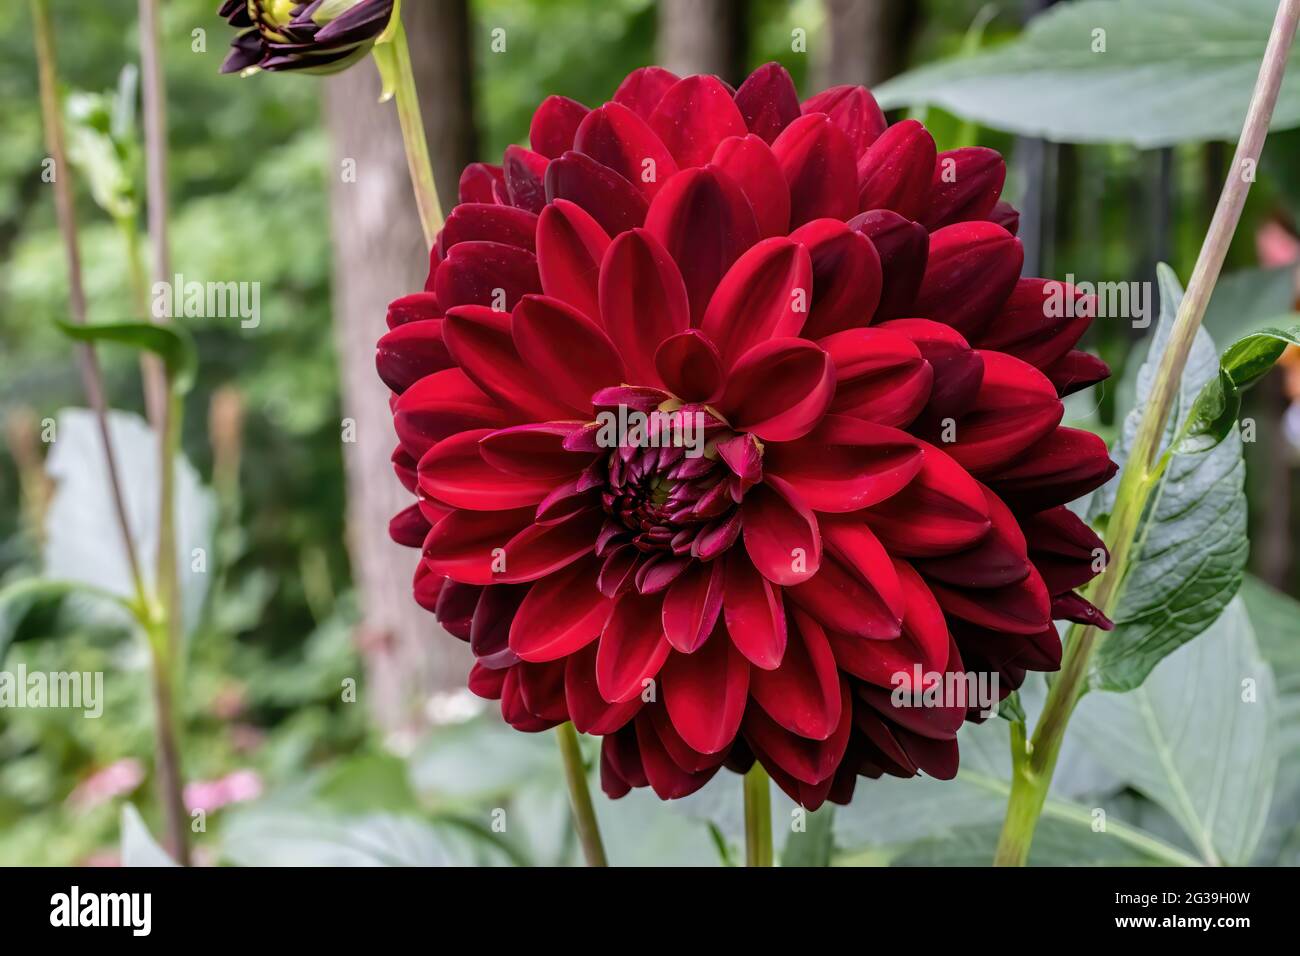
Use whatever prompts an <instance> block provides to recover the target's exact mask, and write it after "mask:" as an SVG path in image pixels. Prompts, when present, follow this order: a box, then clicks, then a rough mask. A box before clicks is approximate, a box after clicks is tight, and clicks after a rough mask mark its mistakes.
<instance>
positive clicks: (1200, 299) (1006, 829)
mask: <svg viewBox="0 0 1300 956" xmlns="http://www.w3.org/2000/svg"><path fill="white" fill-rule="evenodd" d="M1297 22H1300V0H1282V2H1281V3H1280V4H1279V5H1278V10H1277V16H1276V18H1275V19H1274V21H1273V29H1272V32H1271V34H1270V36H1269V41H1268V46H1267V48H1266V49H1265V52H1264V59H1263V62H1262V63H1261V64H1260V71H1259V77H1258V79H1257V80H1256V82H1255V90H1254V93H1253V95H1252V96H1251V100H1250V106H1249V108H1248V109H1247V111H1246V121H1245V123H1244V125H1243V127H1242V131H1241V136H1240V138H1239V140H1238V143H1237V150H1236V154H1235V155H1234V157H1233V161H1232V166H1231V168H1230V171H1229V174H1228V178H1227V180H1226V182H1225V183H1224V185H1223V191H1222V193H1221V194H1220V196H1219V202H1218V205H1217V206H1216V208H1215V211H1214V217H1213V219H1212V220H1211V222H1210V228H1209V231H1208V232H1207V233H1206V236H1205V240H1204V241H1203V242H1202V244H1201V250H1200V253H1199V254H1198V256H1197V258H1196V266H1195V267H1194V269H1193V270H1192V276H1191V280H1190V281H1189V282H1188V284H1187V291H1186V294H1185V295H1184V297H1183V300H1182V304H1181V305H1180V307H1179V310H1178V315H1177V317H1176V318H1175V320H1174V325H1173V328H1172V330H1171V332H1170V338H1169V344H1168V346H1167V347H1166V349H1165V351H1164V354H1163V355H1162V356H1161V359H1160V364H1159V366H1158V368H1157V371H1156V377H1155V384H1154V387H1153V388H1152V392H1151V398H1150V401H1149V402H1148V403H1147V406H1146V409H1145V411H1144V413H1143V416H1142V419H1141V422H1140V423H1139V426H1138V431H1137V435H1136V437H1135V438H1134V442H1133V447H1132V451H1131V454H1130V456H1129V459H1128V462H1127V463H1126V465H1125V467H1124V471H1123V473H1122V474H1121V476H1120V483H1119V488H1118V490H1117V492H1116V497H1115V507H1114V509H1113V511H1112V514H1111V518H1110V522H1109V526H1108V534H1107V537H1108V539H1109V540H1108V541H1107V544H1108V546H1109V549H1110V555H1111V556H1110V561H1109V563H1108V564H1107V566H1106V568H1105V570H1104V571H1103V572H1102V574H1101V575H1100V576H1098V577H1097V578H1096V580H1095V581H1094V582H1093V586H1092V588H1091V589H1090V592H1089V594H1088V598H1089V600H1091V601H1092V602H1093V604H1095V605H1096V606H1097V607H1098V608H1100V609H1101V611H1102V612H1103V613H1104V614H1106V615H1107V616H1113V615H1114V613H1115V611H1116V608H1117V607H1118V605H1119V600H1120V598H1121V596H1122V594H1123V586H1124V578H1125V575H1126V574H1127V572H1128V569H1129V566H1130V564H1131V562H1132V559H1133V554H1134V548H1135V546H1136V543H1137V537H1138V534H1139V532H1140V530H1141V525H1142V517H1143V515H1144V514H1145V512H1146V509H1147V505H1148V503H1149V502H1150V499H1151V495H1152V492H1153V491H1154V490H1155V489H1156V487H1157V485H1158V484H1159V481H1160V477H1161V475H1162V474H1163V472H1164V466H1165V464H1166V463H1167V460H1168V454H1169V453H1168V452H1165V454H1164V455H1161V453H1160V444H1161V438H1162V436H1163V435H1164V434H1165V429H1166V426H1167V425H1168V421H1169V416H1170V413H1171V411H1172V409H1173V405H1174V400H1175V398H1176V397H1177V395H1178V389H1179V386H1180V383H1181V382H1182V376H1183V369H1184V368H1185V367H1186V365H1187V358H1188V355H1189V354H1190V352H1191V348H1192V343H1193V341H1194V340H1195V338H1196V333H1197V331H1198V330H1199V329H1200V327H1201V321H1202V320H1203V319H1204V317H1205V309H1206V306H1207V305H1208V304H1209V301H1210V294H1211V293H1212V292H1213V291H1214V285H1215V283H1216V282H1217V281H1218V278H1219V273H1220V272H1221V271H1222V269H1223V262H1224V258H1225V257H1226V256H1227V253H1228V246H1229V245H1230V244H1231V242H1232V236H1233V233H1234V232H1235V231H1236V229H1237V223H1238V222H1239V220H1240V219H1241V212H1242V209H1243V207H1244V206H1245V204H1246V196H1247V193H1248V192H1249V190H1250V184H1251V182H1253V180H1254V175H1253V173H1254V170H1255V169H1256V167H1257V166H1258V163H1259V157H1260V153H1261V152H1262V150H1263V148H1264V140H1265V137H1266V136H1267V135H1268V125H1269V121H1270V119H1271V118H1272V115H1273V108H1274V106H1275V105H1276V103H1277V97H1278V90H1279V89H1280V87H1281V85H1282V77H1283V75H1284V73H1285V71H1286V61H1287V56H1288V54H1289V52H1290V49H1291V44H1292V42H1293V40H1294V38H1295V33H1296V25H1297ZM1100 638H1101V634H1100V632H1099V631H1098V630H1097V629H1096V628H1095V627H1093V626H1091V625H1088V626H1083V625H1078V624H1076V625H1073V626H1072V627H1071V628H1070V632H1069V634H1068V636H1067V639H1066V645H1065V651H1064V655H1063V658H1062V661H1061V670H1060V673H1059V674H1058V675H1057V678H1056V679H1055V680H1054V681H1053V682H1052V684H1051V688H1050V690H1049V691H1048V695H1047V701H1046V703H1045V704H1044V707H1043V712H1042V715H1041V716H1040V717H1039V720H1038V724H1037V726H1036V727H1035V729H1034V733H1033V736H1032V737H1031V738H1030V739H1029V740H1028V741H1025V739H1024V731H1023V728H1022V730H1021V732H1020V734H1019V735H1017V737H1016V738H1015V739H1013V747H1012V755H1013V774H1014V775H1013V778H1012V782H1011V796H1010V800H1009V802H1008V804H1007V815H1006V820H1005V822H1004V824H1003V828H1002V834H1001V837H1000V838H999V840H998V847H997V851H996V854H995V857H994V863H995V865H998V866H1023V865H1024V864H1025V862H1026V861H1027V860H1028V858H1029V849H1030V845H1031V844H1032V842H1033V837H1034V830H1035V827H1036V826H1037V823H1038V818H1039V815H1040V814H1041V813H1042V810H1043V803H1044V801H1045V800H1046V799H1047V791H1048V788H1049V787H1050V786H1051V782H1052V774H1053V772H1054V771H1055V769H1056V761H1057V758H1058V757H1059V756H1060V752H1061V743H1062V741H1063V740H1064V738H1065V730H1066V727H1067V726H1068V725H1069V721H1070V715H1071V714H1072V713H1073V711H1074V707H1075V705H1076V704H1077V703H1078V700H1079V698H1080V697H1081V696H1082V694H1083V693H1084V692H1085V690H1086V685H1087V677H1088V671H1089V666H1090V663H1091V659H1092V653H1093V650H1094V649H1095V647H1096V644H1097V641H1098V640H1099V639H1100Z"/></svg>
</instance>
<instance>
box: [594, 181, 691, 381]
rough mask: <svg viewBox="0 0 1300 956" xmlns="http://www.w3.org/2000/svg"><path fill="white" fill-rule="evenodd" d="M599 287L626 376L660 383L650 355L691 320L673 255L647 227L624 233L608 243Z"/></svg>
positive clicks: (606, 320) (603, 317)
mask: <svg viewBox="0 0 1300 956" xmlns="http://www.w3.org/2000/svg"><path fill="white" fill-rule="evenodd" d="M677 178H678V179H680V178H681V177H680V176H679V177H677ZM599 289H600V315H601V320H602V322H603V323H604V326H605V331H606V332H608V333H609V337H610V339H611V340H612V341H613V343H614V347H615V348H617V349H618V351H619V354H620V355H621V356H622V357H623V364H624V366H625V367H626V369H627V373H628V375H629V376H630V377H631V379H632V380H633V381H636V382H644V383H648V384H651V385H659V384H661V383H662V379H661V378H660V376H659V373H658V371H657V370H656V367H655V363H654V361H653V360H652V358H651V356H653V355H654V350H655V348H656V346H657V345H658V344H659V343H661V342H663V341H664V340H665V339H668V338H669V337H671V336H673V335H676V334H677V333H679V332H682V331H684V330H685V329H687V328H688V327H689V326H690V321H691V318H690V305H689V302H688V300H687V292H686V285H685V283H683V281H682V274H681V273H680V272H679V271H678V269H677V264H676V263H675V262H673V258H672V256H670V255H669V253H668V250H666V249H665V248H664V247H663V246H662V245H661V244H660V242H659V240H658V239H656V238H655V236H653V235H652V234H651V233H650V232H649V231H647V230H645V229H633V230H632V231H631V232H626V233H624V234H622V235H620V236H618V237H617V238H615V240H614V241H613V242H612V243H610V246H609V249H608V251H607V252H606V253H605V257H604V259H603V260H602V261H601V264H600V281H599ZM654 404H655V405H657V404H658V401H656V402H655V403H654Z"/></svg>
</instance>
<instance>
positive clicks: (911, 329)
mask: <svg viewBox="0 0 1300 956" xmlns="http://www.w3.org/2000/svg"><path fill="white" fill-rule="evenodd" d="M878 328H881V329H884V330H885V331H888V332H897V333H898V334H900V335H904V336H906V337H907V338H908V339H910V340H911V341H912V344H913V345H915V346H916V348H917V351H919V352H920V353H921V358H923V359H925V361H926V363H927V364H928V365H929V366H930V367H931V368H932V369H933V370H934V376H933V382H932V384H931V387H930V397H929V399H928V400H927V401H926V404H925V407H924V408H923V409H922V412H921V415H920V416H919V418H918V420H917V423H916V425H917V427H916V429H915V430H916V431H917V432H918V433H922V434H925V435H927V436H930V437H933V438H936V439H937V438H940V437H943V436H945V435H948V436H949V437H951V433H950V432H945V428H946V426H948V425H949V424H950V423H949V422H946V421H945V419H952V420H953V421H954V422H955V421H956V420H957V419H958V418H960V417H961V415H963V414H964V413H965V412H966V411H967V410H969V408H970V407H971V405H972V404H973V403H974V401H975V396H976V395H977V394H978V393H979V390H980V385H981V383H982V382H983V381H984V360H983V358H982V357H981V355H980V353H979V352H976V351H975V350H974V349H972V348H971V347H970V345H969V344H967V342H966V340H965V339H964V338H963V337H962V335H961V333H960V332H958V331H957V330H956V329H954V328H952V327H951V326H947V325H944V324H943V323H941V322H934V321H931V320H930V319H894V320H892V321H890V322H885V323H883V324H882V325H880V326H878Z"/></svg>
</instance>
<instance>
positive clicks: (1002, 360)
mask: <svg viewBox="0 0 1300 956" xmlns="http://www.w3.org/2000/svg"><path fill="white" fill-rule="evenodd" d="M979 355H980V358H981V359H982V360H983V362H984V378H983V381H982V382H981V383H980V390H979V391H978V392H977V393H976V395H975V400H974V402H973V403H972V404H971V406H970V407H969V408H968V409H967V410H966V412H965V413H964V414H963V415H962V416H961V417H960V419H958V420H957V424H956V428H955V430H954V431H955V439H956V440H955V441H952V442H950V443H948V444H947V446H946V450H947V452H948V454H950V455H952V457H953V458H955V459H956V460H957V462H958V463H959V464H960V465H961V466H962V467H963V468H965V469H966V470H967V471H969V472H971V473H972V474H976V475H980V474H987V473H989V472H993V471H996V470H997V469H999V468H1001V467H1002V466H1004V465H1006V464H1008V463H1009V462H1012V461H1014V460H1016V459H1018V458H1019V457H1020V454H1021V453H1022V452H1023V451H1024V450H1025V449H1026V448H1028V447H1030V446H1031V445H1033V444H1034V443H1035V442H1037V441H1039V440H1041V439H1042V438H1044V437H1046V436H1047V435H1048V434H1050V433H1051V432H1052V431H1053V430H1054V429H1055V428H1056V426H1057V425H1058V424H1059V423H1060V421H1061V416H1062V415H1064V414H1065V408H1064V407H1063V406H1062V405H1061V402H1060V399H1058V398H1057V397H1056V389H1054V388H1053V387H1052V383H1051V382H1049V381H1048V380H1047V376H1045V375H1043V373H1042V372H1040V371H1038V369H1036V368H1034V367H1033V366H1032V365H1029V364H1027V363H1025V362H1022V361H1020V360H1019V359H1017V358H1012V357H1011V356H1010V355H1004V354H1003V353H1001V352H980V353H979Z"/></svg>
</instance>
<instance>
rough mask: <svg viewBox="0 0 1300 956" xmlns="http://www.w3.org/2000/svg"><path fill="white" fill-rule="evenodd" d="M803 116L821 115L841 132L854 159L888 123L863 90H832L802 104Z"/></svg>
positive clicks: (857, 88) (850, 87) (818, 94)
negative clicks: (809, 114)
mask: <svg viewBox="0 0 1300 956" xmlns="http://www.w3.org/2000/svg"><path fill="white" fill-rule="evenodd" d="M803 112H805V113H825V114H826V115H827V116H829V117H830V118H831V122H832V123H834V124H835V125H836V126H838V127H839V128H840V129H841V130H843V131H844V134H845V135H846V136H847V137H848V138H849V143H850V145H851V146H852V147H853V157H854V159H857V158H858V157H859V156H861V155H862V154H863V153H865V152H866V151H867V147H868V146H870V145H871V144H872V143H874V142H875V141H876V140H877V139H879V138H880V134H881V133H883V132H884V131H885V128H886V126H888V125H889V124H888V122H887V121H886V120H885V114H884V112H883V111H882V110H881V109H880V104H879V103H877V102H876V98H875V97H874V96H872V95H871V93H870V91H869V90H868V89H867V88H866V87H865V86H832V87H831V88H830V89H826V90H823V91H822V92H820V93H817V94H815V95H813V96H810V97H809V98H808V99H806V100H804V102H803Z"/></svg>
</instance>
